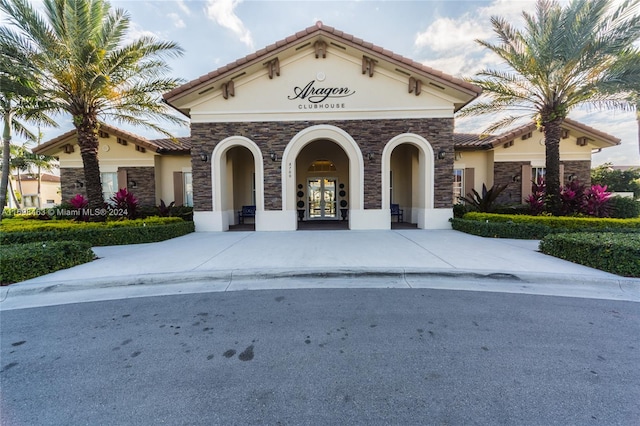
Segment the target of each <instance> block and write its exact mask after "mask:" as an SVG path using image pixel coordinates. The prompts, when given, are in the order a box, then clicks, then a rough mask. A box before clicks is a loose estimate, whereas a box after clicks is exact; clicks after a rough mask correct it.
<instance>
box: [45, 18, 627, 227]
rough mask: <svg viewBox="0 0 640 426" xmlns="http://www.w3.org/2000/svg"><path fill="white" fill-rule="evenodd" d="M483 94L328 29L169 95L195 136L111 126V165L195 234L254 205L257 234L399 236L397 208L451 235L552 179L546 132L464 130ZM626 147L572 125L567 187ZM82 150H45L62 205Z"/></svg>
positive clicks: (117, 180)
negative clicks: (459, 205) (486, 201)
mask: <svg viewBox="0 0 640 426" xmlns="http://www.w3.org/2000/svg"><path fill="white" fill-rule="evenodd" d="M480 93H481V90H480V88H479V87H477V86H474V85H472V84H469V83H467V82H465V81H463V80H460V79H457V78H454V77H452V76H449V75H446V74H444V73H441V72H439V71H436V70H434V69H431V68H428V67H426V66H424V65H421V64H419V63H417V62H414V61H412V60H410V59H407V58H404V57H402V56H400V55H397V54H394V53H393V52H390V51H388V50H385V49H384V48H382V47H379V46H376V45H373V44H371V43H368V42H365V41H363V40H361V39H358V38H356V37H353V36H351V35H348V34H345V33H343V32H341V31H338V30H336V29H334V28H332V27H329V26H325V25H323V24H322V23H321V22H318V23H317V24H316V25H315V26H312V27H309V28H307V29H305V30H303V31H300V32H298V33H296V34H294V35H292V36H290V37H287V38H286V39H284V40H281V41H278V42H276V43H275V44H272V45H270V46H267V47H266V48H264V49H262V50H259V51H257V52H255V53H253V54H251V55H248V56H246V57H244V58H242V59H239V60H237V61H235V62H234V63H231V64H229V65H227V66H224V67H222V68H219V69H217V70H215V71H212V72H210V73H209V74H206V75H204V76H202V77H200V78H198V79H196V80H193V81H191V82H189V83H186V84H184V85H182V86H180V87H178V88H176V89H174V90H172V91H171V92H169V93H166V94H165V95H164V100H165V101H166V102H167V103H168V104H169V105H171V106H172V107H174V108H175V109H177V110H179V111H180V112H182V113H183V114H185V115H186V116H188V117H189V119H190V121H191V136H190V137H189V138H180V139H179V140H175V141H172V140H166V139H162V140H155V141H154V140H147V139H145V138H142V137H139V136H136V135H133V134H131V133H127V132H122V131H120V130H118V129H115V128H111V127H107V128H105V131H104V132H103V133H104V134H103V135H101V136H103V137H101V139H100V143H101V148H100V152H99V159H100V165H101V168H102V167H105V170H104V172H105V173H110V174H111V175H110V177H109V179H111V181H112V182H113V183H112V185H111V189H114V188H118V187H127V188H129V189H130V191H131V192H133V193H134V194H135V193H136V190H138V191H141V192H144V198H145V200H146V201H147V202H148V203H155V204H156V205H157V204H159V202H160V200H161V199H162V200H163V201H165V202H166V203H167V204H168V203H169V202H171V201H175V202H176V204H185V205H192V206H193V208H194V221H195V222H196V230H197V231H225V230H228V229H229V228H230V227H233V226H234V225H236V224H238V222H239V221H241V220H243V219H244V218H242V217H239V212H240V211H242V210H243V206H255V216H253V215H251V217H250V218H247V219H248V221H249V222H250V223H255V230H256V231H282V230H296V229H298V227H299V224H300V223H301V222H308V221H334V220H335V221H346V222H347V223H348V227H349V229H389V228H390V227H391V222H392V219H393V221H396V220H399V219H400V217H396V216H395V215H394V216H393V218H392V208H391V207H392V205H394V207H395V206H397V209H399V210H401V211H402V215H403V216H402V220H403V221H404V222H408V223H411V224H414V225H415V226H417V227H418V228H422V229H445V228H450V224H449V218H451V217H452V215H453V213H452V211H453V210H452V208H453V204H454V203H455V202H456V201H457V198H458V197H459V196H460V195H464V194H466V193H468V192H470V191H471V189H472V188H475V189H477V190H479V189H480V188H481V187H482V184H483V183H484V184H486V185H487V186H491V185H492V184H493V183H501V182H504V181H508V182H509V183H510V188H509V190H507V191H506V192H505V196H506V197H508V199H506V200H504V201H506V202H513V203H521V202H522V199H523V198H524V197H526V195H527V194H528V191H529V190H530V181H531V179H532V178H533V177H535V176H536V175H537V174H540V173H543V168H544V146H543V145H544V142H543V138H542V134H541V133H540V132H539V130H537V129H535V126H523V127H522V128H519V129H516V130H514V131H510V132H509V133H507V134H503V135H496V136H492V137H490V138H486V139H481V138H480V137H479V135H466V134H465V135H462V134H455V133H454V114H455V112H456V111H458V110H459V109H461V108H463V107H464V106H465V105H467V104H468V103H469V102H471V101H473V100H474V99H475V98H476V97H478V96H479V95H480ZM63 136H64V135H63ZM541 138H542V139H541ZM541 141H542V142H541ZM618 143H619V140H618V139H616V138H615V137H613V136H610V135H607V134H605V133H603V132H600V131H598V130H596V129H593V128H590V127H588V126H584V125H582V124H580V123H577V122H574V121H571V120H567V123H566V129H564V132H563V140H562V142H561V162H562V163H563V174H564V176H565V179H571V178H580V180H581V181H588V180H589V170H590V167H591V153H592V151H593V150H594V149H601V148H605V147H607V146H613V145H616V144H618ZM102 145H106V146H110V148H109V149H105V148H103V147H102ZM73 146H74V141H73V135H72V134H69V135H67V137H66V138H63V137H59V138H56V139H54V140H52V141H49V142H47V143H45V144H44V145H41V146H40V147H39V148H38V152H40V153H46V154H49V155H56V156H59V157H60V165H61V179H62V181H63V182H62V197H63V199H67V198H70V196H73V195H74V194H75V193H77V192H82V187H81V186H80V183H81V181H82V176H81V175H80V174H78V173H81V172H82V168H81V167H82V164H81V160H80V162H78V160H79V154H78V153H77V151H79V150H77V149H75V150H74V149H73ZM110 152H111V154H109V153H110ZM116 153H118V154H117V156H114V155H115V154H116ZM76 157H77V158H76ZM103 157H104V159H103ZM65 158H66V159H65ZM71 160H73V161H71ZM65 169H66V170H65ZM541 169H542V170H541ZM65 182H66V183H65ZM104 183H105V180H104V179H103V186H104ZM74 185H75V186H74ZM395 212H396V209H394V213H395Z"/></svg>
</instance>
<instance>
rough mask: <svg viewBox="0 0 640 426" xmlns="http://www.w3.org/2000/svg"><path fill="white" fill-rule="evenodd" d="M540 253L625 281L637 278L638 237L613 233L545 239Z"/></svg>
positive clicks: (639, 274)
mask: <svg viewBox="0 0 640 426" xmlns="http://www.w3.org/2000/svg"><path fill="white" fill-rule="evenodd" d="M540 251H541V252H543V253H545V254H549V255H551V256H555V257H559V258H561V259H565V260H568V261H571V262H575V263H579V264H581V265H585V266H590V267H592V268H597V269H600V270H602V271H606V272H611V273H613V274H617V275H623V276H625V277H640V234H621V233H613V232H599V233H585V232H581V233H567V234H555V235H548V236H546V237H544V239H543V240H542V241H541V242H540Z"/></svg>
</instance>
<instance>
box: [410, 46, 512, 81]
mask: <svg viewBox="0 0 640 426" xmlns="http://www.w3.org/2000/svg"><path fill="white" fill-rule="evenodd" d="M499 61H500V58H499V57H498V56H497V55H496V54H495V53H493V52H484V54H483V55H482V56H478V55H475V56H471V55H465V54H460V55H455V56H446V57H442V58H437V59H427V60H425V61H422V63H423V64H424V65H426V66H428V67H431V68H433V69H436V70H438V71H442V72H445V73H447V74H450V75H453V76H456V77H470V76H473V75H475V74H476V73H477V72H479V71H481V70H483V69H487V68H489V69H495V68H498V65H499Z"/></svg>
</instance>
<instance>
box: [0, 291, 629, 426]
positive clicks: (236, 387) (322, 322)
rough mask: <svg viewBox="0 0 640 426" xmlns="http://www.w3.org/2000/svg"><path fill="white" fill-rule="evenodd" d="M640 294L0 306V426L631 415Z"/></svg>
mask: <svg viewBox="0 0 640 426" xmlns="http://www.w3.org/2000/svg"><path fill="white" fill-rule="evenodd" d="M639 307H640V304H638V303H633V302H621V301H609V300H596V299H578V298H567V297H548V296H534V295H523V294H504V293H481V292H469V291H444V290H429V289H344V290H340V289H309V290H265V291H239V292H227V293H203V294H191V295H176V296H163V297H146V298H135V299H126V300H115V301H104V302H91V303H80V304H69V305H59V306H51V307H43V308H30V309H18V310H12V311H4V312H2V313H0V321H1V322H0V326H1V327H2V329H1V333H2V334H1V337H2V338H1V342H0V343H1V345H0V346H1V360H0V368H1V370H0V380H1V385H2V394H1V400H0V416H1V417H0V418H1V423H2V424H3V425H62V424H65V425H80V424H87V425H94V424H101V425H110V424H114V425H116V424H117V425H157V424H202V425H214V424H269V425H290V424H291V425H293V424H296V425H297V424H323V425H326V424H367V425H376V424H429V425H431V424H433V425H458V424H465V425H467V424H483V425H486V424H509V425H518V424H530V425H534V424H535V425H553V424H558V425H602V424H622V425H631V424H638V421H639V420H640V405H639V404H638V401H640V369H639V368H638V366H639V365H640V309H639Z"/></svg>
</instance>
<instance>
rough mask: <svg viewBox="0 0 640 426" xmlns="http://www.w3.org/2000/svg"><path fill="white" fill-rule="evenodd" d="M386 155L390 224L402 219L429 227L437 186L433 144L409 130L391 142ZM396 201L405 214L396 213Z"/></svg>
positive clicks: (384, 193) (385, 191)
mask: <svg viewBox="0 0 640 426" xmlns="http://www.w3.org/2000/svg"><path fill="white" fill-rule="evenodd" d="M382 157H383V159H382V205H383V206H385V208H387V209H388V210H387V211H388V212H389V223H390V226H391V227H394V225H393V223H398V221H399V220H402V221H404V222H406V223H408V224H414V225H415V226H417V227H418V228H428V227H429V226H428V220H429V219H428V218H429V216H430V214H432V212H433V185H434V164H433V149H432V147H431V145H430V144H429V142H427V141H426V140H425V139H424V138H423V137H421V136H419V135H416V134H412V133H405V134H401V135H398V136H396V137H394V138H393V139H391V140H390V141H389V142H388V143H387V145H386V146H385V148H384V150H383V153H382ZM392 204H395V205H397V208H399V209H400V210H401V212H400V213H401V216H400V215H393V216H392V211H391V210H392ZM396 226H397V225H396Z"/></svg>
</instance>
